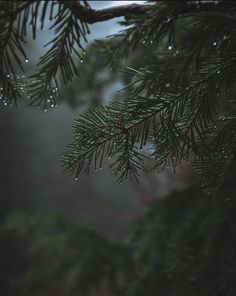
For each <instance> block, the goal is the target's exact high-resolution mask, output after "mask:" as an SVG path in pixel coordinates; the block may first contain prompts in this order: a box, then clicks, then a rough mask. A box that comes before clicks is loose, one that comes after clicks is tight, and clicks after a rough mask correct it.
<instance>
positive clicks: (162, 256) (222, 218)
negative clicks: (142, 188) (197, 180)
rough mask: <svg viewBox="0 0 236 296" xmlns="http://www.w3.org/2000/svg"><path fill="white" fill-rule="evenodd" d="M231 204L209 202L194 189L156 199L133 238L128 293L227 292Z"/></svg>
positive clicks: (232, 267) (231, 262)
mask: <svg viewBox="0 0 236 296" xmlns="http://www.w3.org/2000/svg"><path fill="white" fill-rule="evenodd" d="M235 222H236V221H235V205H232V206H231V207H224V206H223V207H222V205H215V206H213V205H212V203H211V202H209V201H208V200H206V199H205V198H203V197H202V196H200V194H199V193H198V191H197V190H195V191H194V190H189V191H187V192H185V193H178V194H173V195H172V196H170V197H168V198H166V199H164V200H161V201H160V200H158V201H157V202H156V204H155V205H153V206H152V208H151V210H150V211H149V212H148V214H147V216H146V217H145V218H143V219H142V220H141V221H139V224H138V225H139V226H138V227H137V231H136V235H135V236H134V239H133V248H134V256H135V262H136V267H135V270H137V273H136V279H135V280H134V281H133V283H132V284H131V285H130V291H129V295H133V296H139V295H140V296H141V295H142V296H143V295H148V296H153V295H163V296H167V295H168V296H172V295H173V296H183V295H186V296H187V295H188V296H195V295H196V296H197V295H201V296H209V295H214V296H221V295H228V296H233V295H234V294H235V292H236V253H235V250H236V226H235V225H236V223H235Z"/></svg>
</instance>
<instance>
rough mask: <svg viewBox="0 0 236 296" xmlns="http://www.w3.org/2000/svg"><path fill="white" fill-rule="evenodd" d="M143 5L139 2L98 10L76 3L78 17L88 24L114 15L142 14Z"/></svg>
mask: <svg viewBox="0 0 236 296" xmlns="http://www.w3.org/2000/svg"><path fill="white" fill-rule="evenodd" d="M143 8H144V6H143V5H139V4H131V5H122V6H116V7H110V8H105V9H100V10H94V9H92V8H88V7H86V6H82V5H80V4H79V5H77V6H76V9H77V14H78V18H79V19H80V20H81V21H83V22H86V23H88V24H94V23H97V22H102V21H106V20H109V19H112V18H115V17H121V16H124V17H127V16H128V15H130V14H142V13H143V12H144V10H143Z"/></svg>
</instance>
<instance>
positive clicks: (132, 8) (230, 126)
mask: <svg viewBox="0 0 236 296" xmlns="http://www.w3.org/2000/svg"><path fill="white" fill-rule="evenodd" d="M0 12H1V20H0V24H1V28H0V45H1V46H0V87H1V99H2V101H3V104H4V105H8V104H12V103H14V104H15V105H17V104H18V101H20V100H26V101H28V102H29V103H30V104H33V105H37V106H39V107H40V106H41V107H42V108H43V109H44V110H45V111H46V110H48V109H49V108H50V107H54V106H55V104H56V100H57V97H58V95H59V89H61V88H62V85H63V84H68V83H69V82H71V81H72V79H73V77H74V76H76V75H78V76H79V78H78V81H80V80H81V83H82V82H84V83H86V82H87V80H86V79H85V78H83V74H84V72H83V69H85V68H84V67H85V66H84V64H85V63H84V62H85V61H86V64H87V63H88V65H87V67H89V58H87V57H89V56H90V55H88V54H86V48H85V45H84V44H85V43H86V42H87V36H88V34H89V33H90V29H89V25H90V24H93V23H96V22H100V21H106V20H108V19H111V18H114V17H119V16H124V17H125V20H124V21H122V23H121V24H122V25H123V26H125V29H124V30H123V31H121V32H120V33H118V34H115V35H114V36H111V37H110V38H109V39H108V40H105V41H104V40H101V41H98V42H97V43H96V45H95V46H94V48H95V50H92V51H91V53H92V54H93V55H95V57H96V58H97V60H95V61H96V62H98V61H99V62H100V61H102V60H103V61H104V68H105V67H107V68H105V69H106V71H107V73H108V76H109V75H110V76H109V79H107V82H108V83H110V81H113V78H114V77H117V76H116V71H118V70H119V69H123V72H124V73H122V74H119V75H120V77H122V78H121V79H123V82H124V84H125V87H124V89H123V92H122V95H121V96H119V99H116V100H114V101H112V102H111V103H110V104H108V105H105V106H100V107H98V108H93V109H90V110H88V111H86V112H85V113H84V114H83V115H81V116H80V117H79V119H78V120H76V121H75V123H74V126H73V139H72V143H71V144H70V145H68V149H67V151H66V152H65V153H63V155H62V161H63V164H64V167H65V170H66V171H69V172H70V173H71V174H72V175H74V177H75V178H76V179H77V178H78V176H79V175H80V174H81V173H89V172H90V170H91V169H95V170H96V169H99V168H101V167H102V165H103V162H104V159H106V158H108V159H111V160H110V161H111V165H110V167H111V169H112V172H113V174H114V175H115V177H116V178H117V179H118V181H119V182H120V183H122V182H123V181H125V180H126V179H128V178H134V179H136V180H137V181H138V180H139V176H140V174H141V173H142V172H146V171H148V170H150V169H154V170H158V171H159V170H161V169H163V168H165V167H168V166H170V167H171V168H173V170H174V171H175V170H176V168H177V167H178V165H179V164H180V163H182V162H187V163H190V164H191V165H192V167H193V171H194V172H195V173H196V174H197V175H198V176H199V182H200V184H201V188H202V191H203V193H204V195H207V196H209V197H211V199H213V200H215V201H220V202H223V205H222V203H220V205H218V204H217V205H214V207H216V208H214V209H212V207H213V206H212V203H210V204H209V203H208V201H206V200H204V201H202V198H201V197H200V193H199V194H196V197H195V196H194V194H192V193H186V196H183V197H182V199H181V197H177V204H176V203H175V202H176V201H174V200H173V198H172V199H170V200H169V199H168V200H167V201H164V202H163V204H164V206H163V209H164V210H163V214H162V208H161V207H160V208H159V210H156V209H155V210H156V211H154V210H151V212H150V213H151V214H150V216H147V217H146V218H145V219H146V223H143V225H141V228H140V230H139V231H138V232H137V234H136V237H137V239H134V241H133V245H132V246H134V248H133V250H134V254H135V256H134V258H133V261H132V260H131V261H132V262H129V264H130V266H129V267H128V270H134V269H136V270H137V271H138V272H137V274H134V275H133V277H131V278H130V282H129V285H128V286H129V288H127V289H126V291H128V293H129V294H130V295H134V296H137V295H150V296H152V295H157V294H160V295H166V296H167V295H230V296H232V295H234V294H235V291H236V287H235V279H236V277H235V273H236V267H235V227H234V225H233V221H234V218H233V217H234V206H235V205H234V201H235V188H234V182H235V168H234V165H235V151H236V133H235V127H236V115H235V102H236V101H235V79H236V72H235V61H236V54H235V48H234V45H235V40H236V38H235V34H236V33H235V26H236V23H235V16H236V2H234V1H149V2H147V3H145V4H142V5H123V6H120V7H114V8H108V9H103V10H98V11H96V10H93V9H92V8H91V7H90V5H89V1H79V0H77V1H61V0H60V1H59V0H57V1H56V0H55V1H47V0H46V1H39V0H35V1H1V2H0ZM47 24H50V29H51V30H54V33H55V34H54V37H53V39H52V40H51V41H49V42H48V44H47V49H48V50H47V52H46V53H45V54H44V55H43V56H42V57H41V58H40V60H39V63H38V66H37V68H36V70H35V72H34V73H33V74H31V75H30V77H28V78H25V76H24V75H22V74H21V72H20V71H23V70H24V66H23V63H24V62H26V63H27V62H28V57H27V56H26V52H25V49H24V42H25V41H26V37H27V35H28V33H29V30H28V26H30V27H31V28H32V36H33V38H36V37H37V30H38V29H39V25H40V29H44V26H45V25H47ZM134 54H135V55H136V61H135V62H133V60H132V56H133V55H134ZM140 59H142V60H141V61H140ZM76 60H79V61H80V64H82V66H81V65H80V66H78V64H77V62H76ZM137 60H138V62H137ZM22 61H23V62H22ZM132 65H135V66H136V67H133V66H132ZM100 66H101V65H100V64H99V67H100ZM93 74H94V75H95V74H96V73H93ZM189 194H190V195H191V198H190V197H189ZM179 200H181V201H182V202H180V204H181V205H179V204H178V201H179ZM226 202H228V203H229V205H228V204H227V206H225V203H226ZM166 209H167V211H166ZM183 211H184V213H185V215H184V216H183ZM169 216H170V218H171V219H170V218H169ZM206 216H207V218H206ZM180 219H182V220H181V221H180V222H179V220H180ZM175 226H176V227H175ZM106 247H107V245H106ZM129 251H130V249H129ZM221 251H222V252H224V253H221ZM114 254H115V253H114ZM108 261H109V260H108ZM109 262H110V261H109ZM122 262H123V261H122ZM109 264H111V266H113V262H112V261H111V262H110V263H109ZM127 264H128V262H127ZM119 268H120V266H119ZM217 268H221V269H222V272H221V273H219V272H218V271H217ZM99 279H100V278H99ZM96 280H97V278H96V277H95V281H96ZM118 293H119V292H118ZM122 293H123V291H122Z"/></svg>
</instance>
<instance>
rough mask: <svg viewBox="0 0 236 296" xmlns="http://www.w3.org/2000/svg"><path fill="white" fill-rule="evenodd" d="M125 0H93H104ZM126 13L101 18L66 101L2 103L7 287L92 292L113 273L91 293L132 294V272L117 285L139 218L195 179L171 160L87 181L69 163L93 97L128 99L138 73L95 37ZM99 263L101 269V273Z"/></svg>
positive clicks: (21, 291) (44, 35) (1, 246)
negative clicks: (138, 177) (64, 164)
mask: <svg viewBox="0 0 236 296" xmlns="http://www.w3.org/2000/svg"><path fill="white" fill-rule="evenodd" d="M123 2H124V1H90V2H89V3H90V5H91V6H92V7H93V8H102V7H108V6H111V5H119V4H123ZM125 2H127V3H133V2H139V3H141V2H142V1H125ZM119 20H121V19H119V18H118V19H114V20H112V21H109V22H108V21H107V22H103V23H99V24H95V25H93V26H91V31H92V34H91V35H90V42H89V44H88V52H87V54H86V55H85V57H84V62H83V64H79V65H78V67H80V68H81V73H83V75H81V77H78V78H76V79H75V81H74V82H73V83H72V84H71V85H69V86H68V87H67V88H66V89H65V91H64V92H63V93H62V95H61V97H60V101H59V104H58V107H57V108H53V110H48V112H43V111H40V110H37V109H36V108H34V107H30V106H27V105H24V104H21V105H20V106H19V107H18V108H15V107H12V108H9V107H5V106H3V105H0V113H1V115H0V116H1V120H0V132H1V135H2V141H1V145H0V150H1V152H0V162H1V172H0V174H1V177H0V203H1V205H0V210H1V228H0V234H1V237H0V251H1V255H0V256H1V258H0V273H1V274H0V279H1V291H2V292H1V295H3V296H6V295H10V296H11V295H24V296H27V295H34V296H35V295H44V296H45V295H51V296H53V295H57V296H59V295H62V296H64V295H85V294H83V292H82V294H78V293H79V292H78V291H80V290H81V291H83V288H86V289H87V287H89V286H90V282H91V285H92V283H97V282H100V281H101V279H102V281H103V279H104V278H106V275H107V276H108V278H109V282H111V283H113V284H112V289H110V288H109V287H107V284H106V282H104V283H103V284H102V285H103V287H102V288H101V289H97V290H95V291H92V292H91V295H103V296H105V295H115V294H114V293H120V294H119V295H122V292H120V291H121V290H120V287H123V284H124V283H123V282H124V278H122V276H121V278H120V279H119V280H118V283H119V284H118V287H117V284H116V279H115V276H114V274H116V272H117V270H121V275H123V276H124V275H126V276H127V277H126V279H127V278H129V276H128V275H129V274H130V273H132V272H133V271H132V268H131V269H130V266H131V265H132V264H130V265H129V264H127V262H128V261H129V260H130V256H129V251H130V250H129V248H126V247H125V246H126V242H127V241H128V240H129V238H130V234H131V232H132V230H133V229H134V228H135V227H136V226H135V225H136V220H137V219H139V218H140V217H142V216H143V215H144V214H145V213H146V208H147V205H149V204H152V202H153V201H154V200H156V199H160V198H162V197H164V196H166V195H168V194H170V193H172V192H176V191H181V190H183V189H185V188H188V187H189V186H191V185H192V184H193V183H194V178H193V176H192V173H191V171H190V169H189V168H188V165H187V164H183V166H182V167H180V168H178V170H177V174H173V173H172V172H171V170H170V169H168V168H167V169H165V170H164V171H163V173H161V174H160V175H158V176H157V175H156V174H155V173H150V174H148V175H146V176H143V178H142V182H141V183H140V184H138V183H135V182H127V183H125V184H121V185H120V184H118V183H117V182H116V180H115V179H114V178H113V177H112V176H110V174H109V172H107V170H106V169H103V170H102V171H100V170H99V171H98V172H94V173H93V174H90V175H89V176H82V177H80V179H79V180H78V181H75V180H74V179H73V178H71V177H70V176H68V175H66V174H65V173H63V170H62V168H61V163H60V160H59V159H60V153H61V152H62V151H63V150H64V149H65V146H66V145H67V144H68V143H69V141H70V132H71V125H72V123H73V120H74V119H75V118H76V117H78V114H79V113H81V112H83V111H84V110H85V109H86V108H88V107H91V106H92V107H96V105H98V104H100V103H106V102H107V101H109V100H111V99H112V98H113V99H114V98H115V99H119V92H117V91H118V90H120V89H121V88H122V87H124V86H125V85H126V84H127V83H128V82H129V79H128V77H124V78H122V79H123V80H122V79H121V76H120V74H119V72H118V73H117V71H116V70H117V69H110V72H109V73H108V72H107V70H103V69H104V61H103V60H102V59H101V58H97V56H96V51H97V48H96V45H91V43H92V41H93V40H95V39H97V38H105V37H106V36H108V35H110V34H113V33H115V32H117V31H118V30H119V29H120V27H119V25H118V24H117V21H119ZM50 34H51V33H50V32H45V31H41V32H40V33H39V35H38V38H37V39H36V40H35V41H34V42H31V43H29V45H28V47H29V48H28V52H29V53H31V54H29V56H30V59H29V63H28V65H27V66H28V70H29V72H30V71H31V66H32V65H34V62H35V61H36V60H37V57H38V56H40V55H41V54H42V52H41V51H39V48H42V45H43V44H45V42H46V40H47V39H48V38H49V35H50ZM146 50H147V49H146ZM140 56H142V55H140V53H138V54H137V55H133V57H132V59H131V60H130V61H129V62H130V64H131V65H135V66H141V65H143V64H145V62H146V60H145V59H140ZM147 56H148V55H147ZM149 58H151V56H150V57H149ZM190 194H191V195H192V194H193V193H192V192H191V193H190ZM182 198H187V197H182ZM173 214H174V213H173ZM176 219H177V220H178V217H177V218H176ZM87 231H88V232H87ZM124 262H125V263H126V264H124ZM124 266H125V267H124ZM96 269H98V270H99V275H98V274H94V273H95V271H96ZM124 269H125V270H124ZM126 269H127V270H126ZM116 288H117V289H116ZM111 290H112V291H113V290H114V291H113V292H112V291H111ZM150 295H151V294H150ZM163 295H166V294H163ZM176 295H177V294H176ZM199 295H200V294H199Z"/></svg>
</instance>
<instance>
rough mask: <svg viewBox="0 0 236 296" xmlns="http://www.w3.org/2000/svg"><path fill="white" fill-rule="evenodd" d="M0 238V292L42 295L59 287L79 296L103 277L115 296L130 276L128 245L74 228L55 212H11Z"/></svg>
mask: <svg viewBox="0 0 236 296" xmlns="http://www.w3.org/2000/svg"><path fill="white" fill-rule="evenodd" d="M0 240H1V264H0V265H1V268H0V274H1V281H2V284H1V293H5V294H4V295H14V294H15V293H16V291H17V295H32V294H33V295H35V293H39V295H44V294H43V293H46V292H47V291H50V289H52V290H53V289H54V290H55V289H56V288H57V287H61V288H62V289H65V290H66V291H68V293H69V295H83V296H84V295H88V294H89V292H90V291H91V290H92V289H93V288H96V289H101V288H102V285H103V284H104V281H105V282H106V284H107V285H108V286H109V289H110V290H111V291H112V293H114V295H122V293H124V289H126V287H125V286H126V285H127V280H128V278H129V277H130V275H131V268H132V264H131V256H130V250H129V247H128V246H127V247H126V246H122V245H118V244H115V243H111V242H108V241H107V240H106V239H104V238H102V237H100V236H99V235H97V234H95V233H92V232H89V231H85V230H83V231H82V230H79V229H77V228H76V227H74V226H72V225H70V224H69V223H66V222H65V221H64V220H63V219H62V218H61V217H59V216H56V215H52V214H51V215H50V214H26V213H15V214H11V215H9V216H8V218H7V220H6V222H5V223H4V224H3V226H1V228H0ZM55 291H57V290H55ZM8 293H9V294H8ZM55 293H56V292H55ZM120 293H121V294H120ZM37 295H38V294H37Z"/></svg>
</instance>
